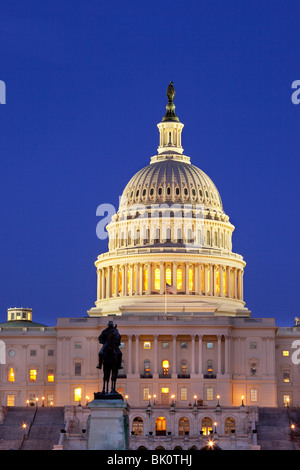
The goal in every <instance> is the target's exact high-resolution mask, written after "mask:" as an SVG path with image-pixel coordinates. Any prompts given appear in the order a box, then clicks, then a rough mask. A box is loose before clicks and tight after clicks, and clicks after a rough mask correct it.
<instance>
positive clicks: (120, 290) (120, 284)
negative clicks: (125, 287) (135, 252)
mask: <svg viewBox="0 0 300 470" xmlns="http://www.w3.org/2000/svg"><path fill="white" fill-rule="evenodd" d="M121 292H122V272H121V271H119V294H121Z"/></svg>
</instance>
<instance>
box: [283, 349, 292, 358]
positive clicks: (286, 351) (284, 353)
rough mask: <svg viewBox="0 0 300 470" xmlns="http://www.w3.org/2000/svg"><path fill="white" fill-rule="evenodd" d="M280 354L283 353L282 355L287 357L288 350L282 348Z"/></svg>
mask: <svg viewBox="0 0 300 470" xmlns="http://www.w3.org/2000/svg"><path fill="white" fill-rule="evenodd" d="M282 355H283V356H284V357H289V355H290V351H288V350H284V351H282Z"/></svg>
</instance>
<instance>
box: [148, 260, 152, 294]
mask: <svg viewBox="0 0 300 470" xmlns="http://www.w3.org/2000/svg"><path fill="white" fill-rule="evenodd" d="M151 292H152V263H150V262H149V263H148V291H147V294H148V295H150V294H151Z"/></svg>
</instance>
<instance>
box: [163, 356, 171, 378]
mask: <svg viewBox="0 0 300 470" xmlns="http://www.w3.org/2000/svg"><path fill="white" fill-rule="evenodd" d="M162 368H163V374H164V375H169V368H170V364H169V361H168V360H167V359H164V360H163V362H162Z"/></svg>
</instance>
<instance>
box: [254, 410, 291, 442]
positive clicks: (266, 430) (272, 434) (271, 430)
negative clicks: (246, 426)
mask: <svg viewBox="0 0 300 470" xmlns="http://www.w3.org/2000/svg"><path fill="white" fill-rule="evenodd" d="M289 433H290V421H289V417H288V413H287V409H286V408H259V414H258V425H257V443H258V445H260V446H261V450H294V449H295V447H294V444H293V442H292V441H291V440H290V436H289Z"/></svg>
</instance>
